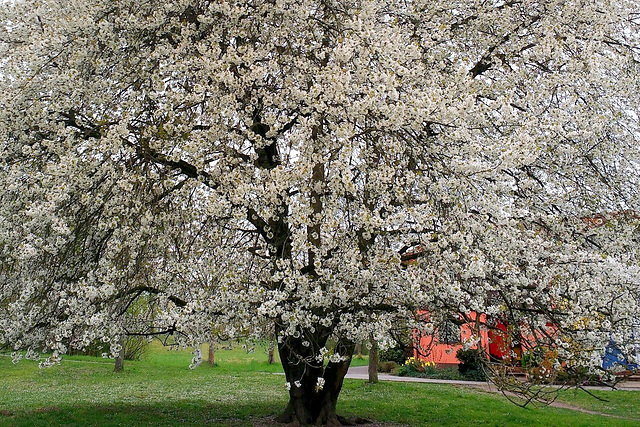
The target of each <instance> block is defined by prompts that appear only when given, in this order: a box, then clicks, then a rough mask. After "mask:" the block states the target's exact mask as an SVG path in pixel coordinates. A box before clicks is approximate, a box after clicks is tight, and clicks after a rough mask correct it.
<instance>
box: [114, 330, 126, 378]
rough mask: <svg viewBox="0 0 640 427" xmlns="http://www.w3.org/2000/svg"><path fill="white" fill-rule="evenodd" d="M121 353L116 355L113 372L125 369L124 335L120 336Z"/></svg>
mask: <svg viewBox="0 0 640 427" xmlns="http://www.w3.org/2000/svg"><path fill="white" fill-rule="evenodd" d="M118 344H120V353H119V354H118V355H117V356H116V363H115V366H114V367H113V372H121V371H122V370H123V369H124V344H125V343H124V335H123V336H121V337H120V342H119V343H118Z"/></svg>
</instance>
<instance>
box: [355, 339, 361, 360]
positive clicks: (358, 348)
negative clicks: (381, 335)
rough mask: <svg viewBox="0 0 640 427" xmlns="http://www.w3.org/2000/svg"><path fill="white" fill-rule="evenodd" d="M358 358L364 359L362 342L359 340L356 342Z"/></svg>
mask: <svg viewBox="0 0 640 427" xmlns="http://www.w3.org/2000/svg"><path fill="white" fill-rule="evenodd" d="M356 359H362V343H361V342H358V343H357V344H356Z"/></svg>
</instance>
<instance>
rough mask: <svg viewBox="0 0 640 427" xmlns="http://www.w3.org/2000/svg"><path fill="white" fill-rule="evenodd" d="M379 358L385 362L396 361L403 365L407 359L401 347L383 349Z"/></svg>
mask: <svg viewBox="0 0 640 427" xmlns="http://www.w3.org/2000/svg"><path fill="white" fill-rule="evenodd" d="M378 358H379V359H380V361H383V362H395V363H397V364H398V365H402V364H403V363H404V361H405V359H406V358H405V357H404V351H403V350H402V349H401V348H399V347H395V348H388V349H386V350H383V351H381V352H380V353H379V354H378Z"/></svg>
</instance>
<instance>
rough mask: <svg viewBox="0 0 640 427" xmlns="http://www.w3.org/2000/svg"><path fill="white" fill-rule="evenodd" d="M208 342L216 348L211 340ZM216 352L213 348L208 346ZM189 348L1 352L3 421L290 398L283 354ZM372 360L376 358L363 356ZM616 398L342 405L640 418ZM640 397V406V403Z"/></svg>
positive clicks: (245, 417) (384, 388)
mask: <svg viewBox="0 0 640 427" xmlns="http://www.w3.org/2000/svg"><path fill="white" fill-rule="evenodd" d="M205 350H206V348H205ZM204 354H206V352H204ZM190 359H191V355H190V353H189V352H188V351H167V350H166V349H164V348H161V347H159V346H158V345H154V346H153V348H152V349H151V351H150V352H149V354H148V355H147V356H146V357H145V359H144V360H141V361H139V362H127V363H126V364H125V371H124V372H122V373H117V374H116V373H113V372H112V371H113V362H112V361H109V360H105V359H100V358H90V357H85V356H74V357H69V358H67V359H65V360H64V361H63V362H62V364H61V365H60V366H57V367H54V368H50V369H39V368H38V367H37V364H36V363H34V362H30V361H22V362H20V363H18V364H17V365H13V364H12V363H11V360H10V358H8V357H0V425H3V426H4V425H10V426H14V425H15V426H50V425H96V426H97V425H100V426H105V425H253V424H254V423H255V422H257V421H259V420H261V419H262V420H264V417H268V416H272V415H275V414H277V413H279V411H281V410H282V409H283V407H284V405H285V403H286V392H285V390H284V378H283V377H282V376H281V375H278V374H277V373H279V372H281V371H282V369H281V367H280V365H279V364H274V365H269V364H267V355H266V351H264V349H260V348H258V349H256V351H255V352H254V353H251V354H247V353H246V352H245V351H243V350H241V349H234V350H230V351H228V350H219V351H217V352H216V359H217V363H218V365H217V366H216V367H213V368H212V367H210V366H208V365H206V364H204V363H203V365H202V366H200V367H199V368H197V369H195V370H189V369H188V364H189V361H190ZM356 363H358V364H366V358H365V359H363V360H357V361H356ZM599 393H601V394H603V395H604V396H605V397H608V398H609V400H610V401H609V402H608V403H606V404H605V403H602V402H599V401H597V400H595V399H593V398H589V399H587V398H586V397H585V396H583V395H580V394H576V395H573V394H571V393H564V394H563V395H562V399H563V400H565V401H567V402H570V403H571V404H574V405H580V406H583V407H585V408H589V409H593V408H596V409H594V410H597V411H599V412H603V413H607V414H612V415H616V416H621V417H626V418H613V417H606V416H600V415H590V414H583V413H580V412H576V411H571V410H567V409H558V408H551V407H540V408H533V407H529V408H525V409H523V408H520V407H517V406H515V405H513V404H512V403H510V402H508V401H507V400H506V399H504V398H502V397H500V396H499V395H493V394H488V393H484V392H481V391H475V390H470V389H465V388H459V387H454V386H448V385H435V384H411V383H379V384H373V385H371V384H367V383H365V382H364V381H360V380H346V381H345V385H344V390H343V393H342V395H341V398H340V401H339V404H338V409H339V411H340V412H341V413H343V414H346V415H359V416H364V417H367V418H370V419H374V420H378V421H386V422H394V423H400V424H408V425H443V424H446V425H496V426H502V425H578V426H593V425H637V424H638V422H639V421H637V420H634V419H633V418H636V417H638V415H637V412H638V409H637V408H640V393H633V392H599ZM634 407H635V409H634Z"/></svg>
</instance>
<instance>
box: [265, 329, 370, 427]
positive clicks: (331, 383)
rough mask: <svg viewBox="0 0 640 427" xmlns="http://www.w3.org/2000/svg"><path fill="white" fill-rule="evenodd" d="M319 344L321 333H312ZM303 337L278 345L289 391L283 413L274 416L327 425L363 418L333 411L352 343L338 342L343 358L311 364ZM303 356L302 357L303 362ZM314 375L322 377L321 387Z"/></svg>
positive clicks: (296, 422) (310, 353)
mask: <svg viewBox="0 0 640 427" xmlns="http://www.w3.org/2000/svg"><path fill="white" fill-rule="evenodd" d="M314 338H316V339H318V341H316V342H319V343H320V345H321V346H324V344H325V343H326V341H327V338H326V337H323V336H322V333H319V334H318V335H316V336H314ZM302 342H303V339H302V338H298V339H294V338H286V339H284V340H283V342H282V343H279V344H278V353H279V354H280V360H281V361H282V367H283V368H284V372H285V375H286V379H287V382H288V383H289V384H290V385H291V389H290V390H289V403H288V404H287V407H286V408H285V410H284V412H283V413H282V414H281V415H280V416H279V417H278V418H277V421H278V422H281V423H292V424H293V425H301V426H306V425H327V426H340V425H352V424H356V423H363V422H366V420H363V419H357V420H348V419H346V418H343V417H340V416H338V415H337V413H336V404H337V402H338V396H339V394H340V390H341V389H342V383H343V381H344V377H345V375H346V374H347V370H348V369H349V365H350V363H351V357H352V356H353V351H354V349H355V345H354V344H353V343H346V344H345V343H338V344H337V347H338V348H339V350H340V354H341V355H343V356H345V357H347V360H345V361H342V362H337V363H332V362H330V363H328V364H327V365H326V366H324V367H323V366H322V364H320V363H317V364H316V363H315V362H314V361H313V359H312V357H311V356H313V354H314V353H313V350H312V349H311V348H310V347H305V346H303V345H302ZM303 359H305V360H306V362H305V361H303ZM318 378H323V379H324V385H323V387H322V388H320V387H318Z"/></svg>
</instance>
